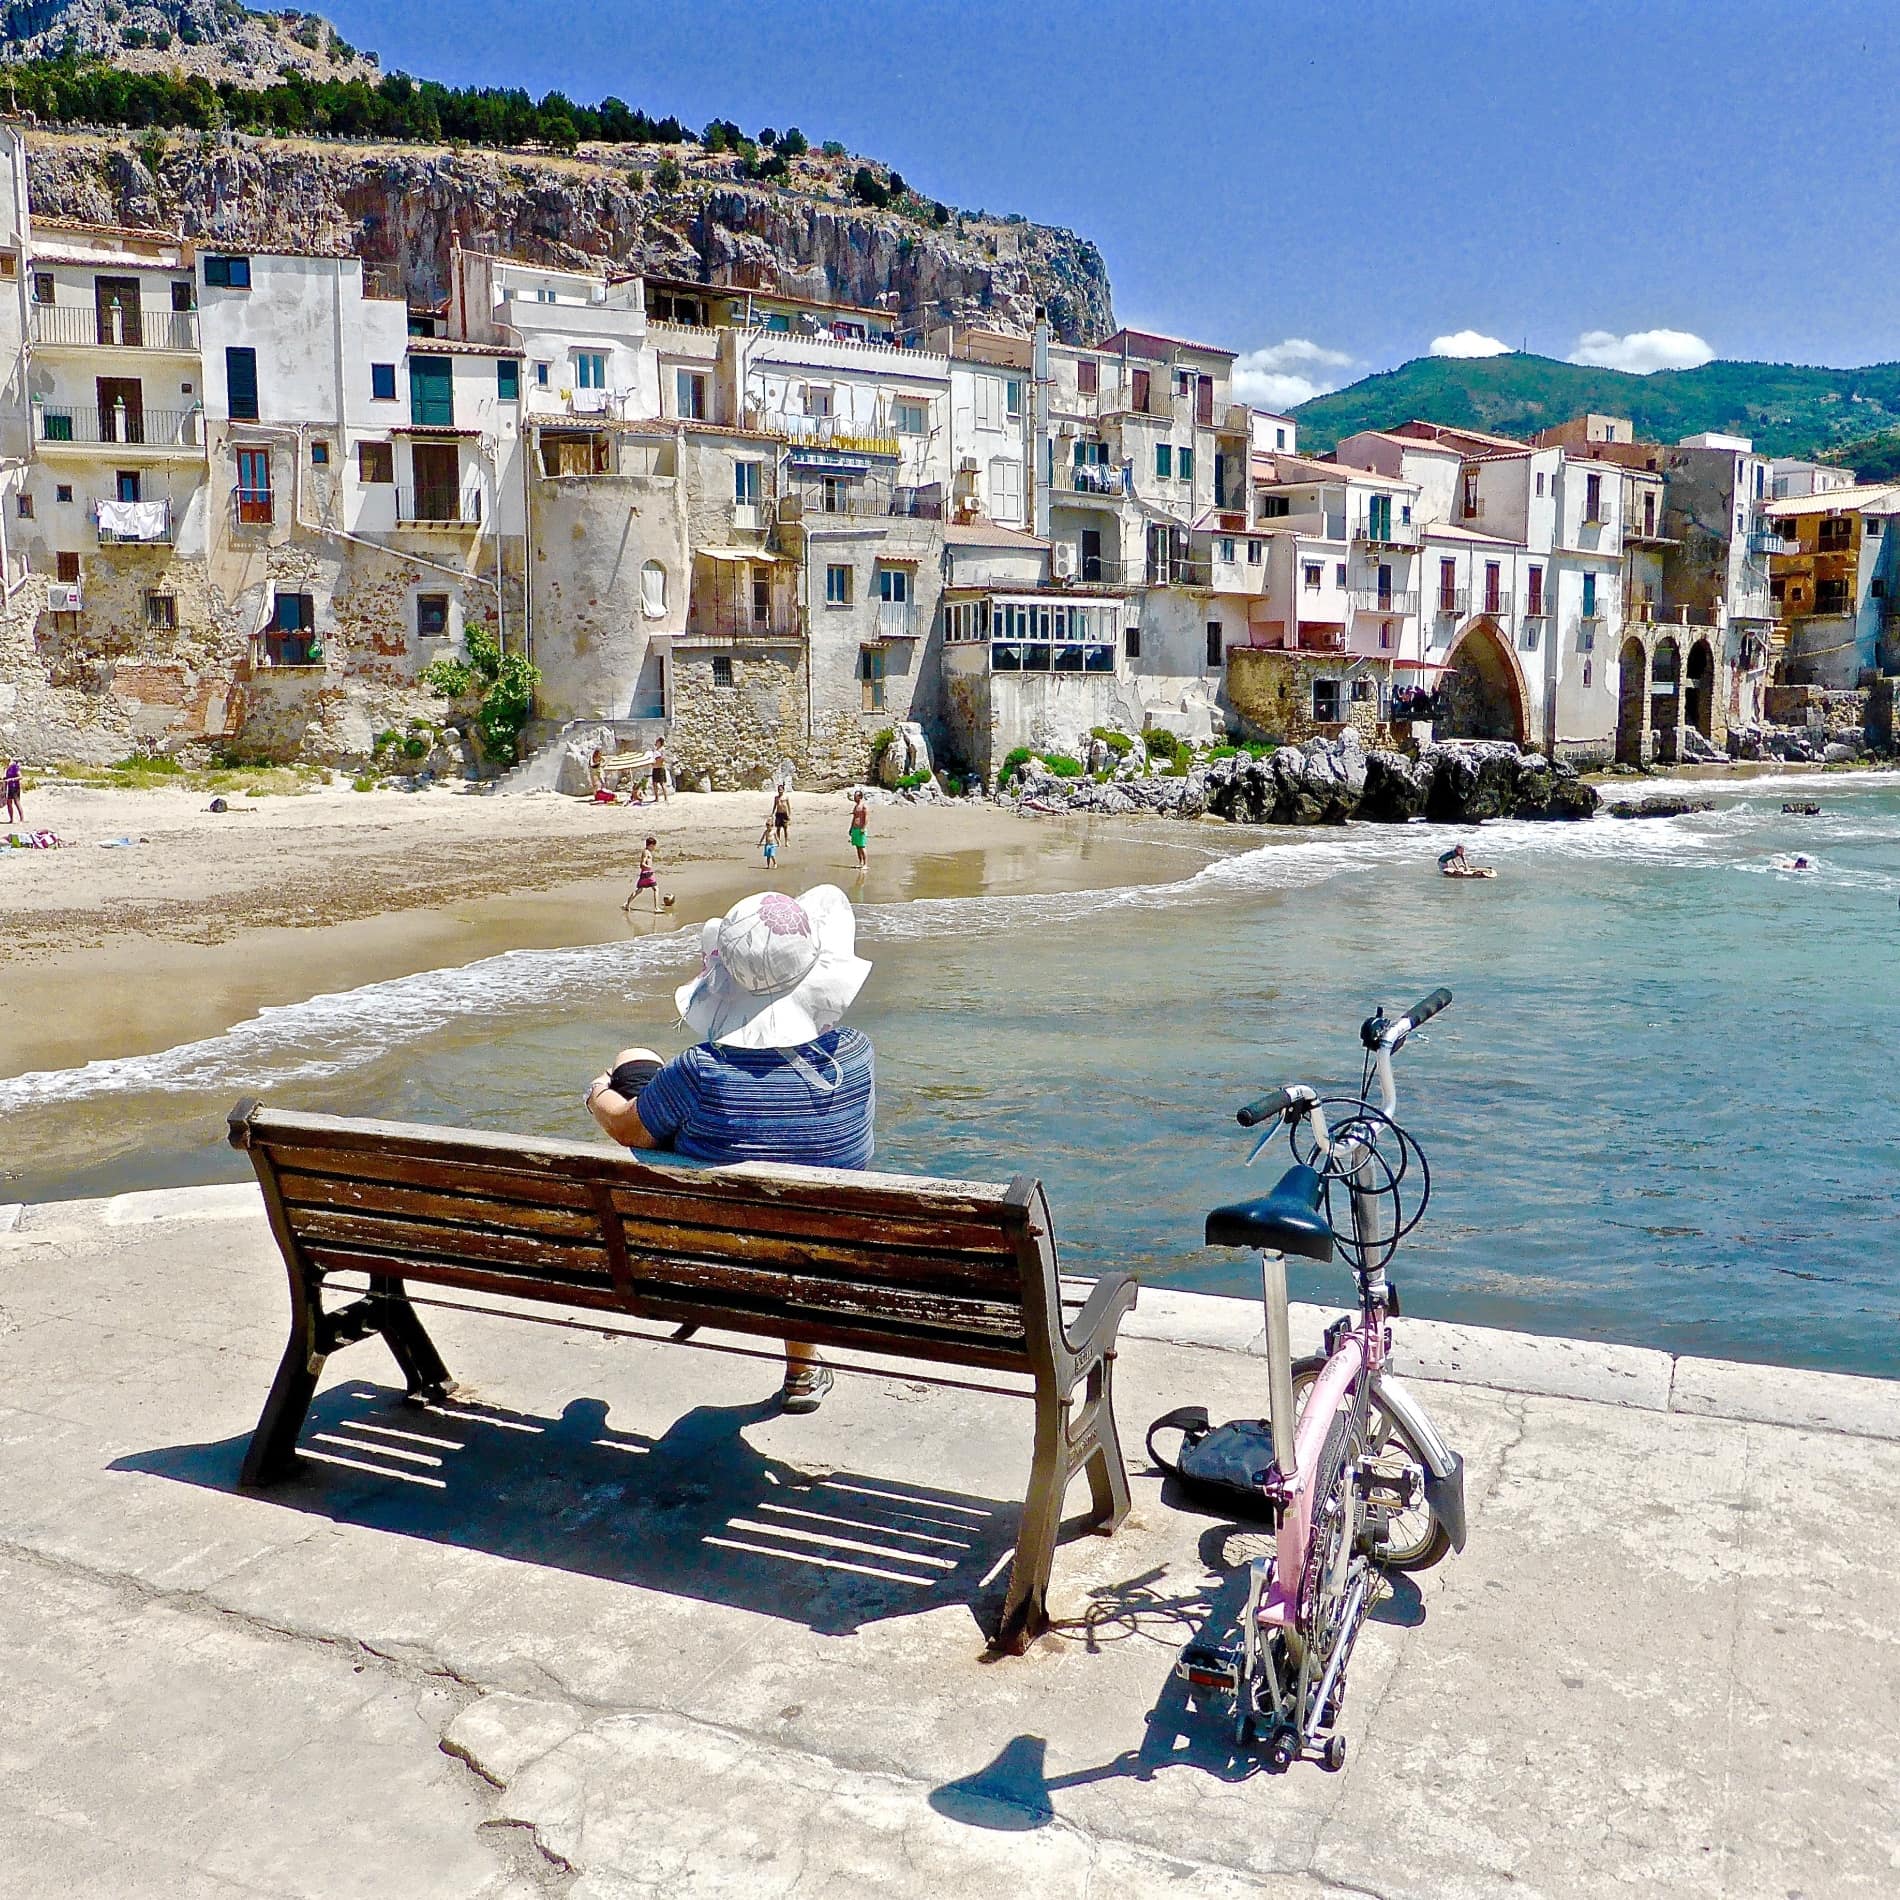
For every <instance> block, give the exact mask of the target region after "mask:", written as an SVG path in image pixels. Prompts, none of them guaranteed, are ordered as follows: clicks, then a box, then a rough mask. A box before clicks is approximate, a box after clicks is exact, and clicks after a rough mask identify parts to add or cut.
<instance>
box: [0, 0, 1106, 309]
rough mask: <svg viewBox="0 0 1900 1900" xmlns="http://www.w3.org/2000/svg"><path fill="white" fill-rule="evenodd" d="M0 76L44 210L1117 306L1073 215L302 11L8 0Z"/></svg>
mask: <svg viewBox="0 0 1900 1900" xmlns="http://www.w3.org/2000/svg"><path fill="white" fill-rule="evenodd" d="M128 32H129V33H131V34H133V35H135V36H136V42H137V43H136V44H134V45H132V46H131V47H130V48H128V46H127V42H126V35H127V34H128ZM158 34H162V35H163V36H164V38H165V44H164V45H163V46H162V47H160V46H155V44H154V35H158ZM187 35H188V36H189V37H188V38H187V37H185V36H187ZM186 55H189V57H188V58H187V57H186ZM280 55H281V57H280ZM293 55H294V57H293ZM0 88H4V89H5V91H6V92H7V93H9V94H10V95H11V97H12V100H13V103H14V105H15V107H16V109H22V110H23V111H24V112H25V114H26V115H27V116H28V177H29V188H30V191H31V194H32V202H33V206H34V210H35V212H36V214H37V215H38V216H40V217H42V218H45V219H47V220H49V221H79V222H84V223H93V224H117V225H123V226H128V227H135V228H156V229H165V230H177V231H181V232H183V233H184V234H185V235H187V236H190V237H196V238H204V239H210V240H214V241H217V242H221V243H228V244H236V243H243V244H247V245H249V246H251V247H252V248H256V249H271V248H278V249H292V250H295V249H316V250H341V251H349V252H353V253H355V254H357V255H359V256H362V257H363V258H364V259H365V260H366V261H371V262H377V263H395V264H398V265H399V266H400V267H401V272H402V277H403V287H404V289H405V291H406V292H407V293H408V294H409V295H410V296H411V297H412V298H413V299H415V300H416V301H419V302H425V303H427V302H435V301H438V300H439V299H440V298H441V297H442V295H443V294H444V293H445V290H446V286H447V281H448V252H449V249H450V247H451V246H452V245H453V244H456V243H460V244H463V245H468V246H471V247H473V248H477V249H495V250H499V251H503V252H505V253H507V254H509V255H513V256H517V257H521V258H524V259H526V260H528V261H530V262H535V263H547V264H561V265H567V266H570V267H581V268H598V267H606V268H609V269H620V270H632V271H642V272H661V273H665V274H671V275H676V276H686V277H692V278H696V279H702V280H704V281H707V282H731V283H743V284H747V285H750V286H752V287H755V288H758V289H763V290H777V291H780V292H782V293H784V294H787V295H792V296H804V297H812V298H815V299H819V300H824V301H830V302H836V303H844V304H859V305H867V306H881V307H883V308H885V309H888V310H890V311H891V313H892V315H893V316H894V317H895V318H896V319H897V320H898V326H899V328H900V329H903V330H905V331H908V332H911V333H913V334H914V333H916V332H920V331H922V330H923V329H925V328H926V327H929V326H931V325H936V324H941V323H943V322H946V321H953V322H957V323H962V324H977V325H983V326H986V327H990V328H995V329H1002V330H1008V331H1014V332H1017V333H1020V334H1026V333H1027V332H1028V331H1029V330H1030V329H1031V328H1032V327H1033V325H1034V321H1035V316H1036V312H1037V310H1038V308H1042V309H1045V310H1046V311H1047V313H1048V316H1049V319H1050V323H1051V326H1052V328H1053V330H1054V332H1055V334H1056V335H1057V336H1058V337H1059V338H1060V339H1062V340H1063V341H1065V342H1092V341H1095V340H1098V339H1099V338H1101V337H1102V336H1105V335H1107V334H1109V333H1110V332H1111V331H1112V330H1113V329H1114V327H1115V318H1114V299H1113V291H1112V288H1111V286H1110V284H1109V280H1108V272H1107V268H1106V266H1105V265H1104V264H1103V261H1102V257H1101V253H1100V252H1099V251H1098V250H1097V249H1096V247H1095V246H1094V245H1093V244H1092V243H1090V242H1089V241H1088V239H1086V238H1084V237H1081V236H1079V235H1078V234H1077V233H1075V232H1072V231H1068V230H1064V229H1062V228H1061V227H1058V226H1053V225H1042V224H1036V223H1033V222H1032V221H1030V220H1029V219H1027V218H1021V217H1016V216H992V215H990V214H987V213H984V212H981V211H978V212H974V213H972V212H964V211H959V210H957V209H955V208H954V207H952V206H950V205H948V204H945V203H943V202H941V201H939V200H936V199H934V198H931V197H930V196H928V195H927V194H924V193H920V192H919V191H917V190H915V189H914V188H913V187H912V186H911V185H910V184H908V183H907V182H906V181H905V180H904V179H903V178H902V177H901V176H900V175H899V174H898V173H897V171H896V170H895V169H894V168H892V167H890V166H887V165H884V164H881V163H879V162H878V161H876V160H866V159H864V158H862V157H860V156H859V155H857V154H853V153H851V152H848V151H847V150H846V149H845V147H844V146H843V145H842V144H840V143H837V142H835V141H827V142H826V143H824V144H823V145H821V146H818V147H817V148H815V149H814V147H813V145H812V144H811V142H810V141H808V140H807V139H806V138H805V136H804V135H803V134H802V133H801V132H798V131H796V130H795V129H794V128H790V127H787V128H786V129H785V130H784V131H783V132H774V131H772V130H770V129H769V128H768V129H761V130H760V131H759V132H758V133H757V135H756V137H753V136H748V135H747V134H746V133H745V132H744V131H742V130H741V128H740V127H739V126H737V125H736V124H734V123H733V122H732V121H730V120H725V119H716V120H714V121H712V122H711V123H710V124H709V125H708V126H707V127H706V128H705V129H704V131H702V132H700V133H697V134H695V133H693V132H691V131H689V130H687V129H686V128H685V127H684V126H682V125H681V124H680V123H679V121H678V120H677V119H673V118H661V119H654V118H649V117H648V116H647V114H646V113H645V112H643V111H638V110H636V109H634V108H632V107H629V106H628V105H626V103H625V102H624V101H622V100H619V99H617V98H614V97H612V96H611V95H610V96H608V97H606V98H603V99H602V100H601V101H600V102H599V103H598V104H597V105H591V106H590V105H583V104H579V103H577V102H575V101H573V100H569V99H567V98H566V97H565V96H564V95H561V94H558V93H550V94H548V95H547V96H546V97H544V98H543V99H541V100H539V101H535V100H531V99H530V98H529V97H528V95H527V94H526V93H525V92H522V91H519V90H518V89H510V88H505V87H500V88H496V87H445V86H443V85H441V84H439V83H436V82H432V81H426V80H425V81H422V82H417V81H415V80H413V79H411V78H410V77H409V76H408V75H406V74H402V73H387V74H386V73H383V72H382V71H381V68H380V66H379V64H378V62H377V60H376V57H375V55H374V54H371V53H359V52H358V51H357V50H356V49H355V48H353V47H350V46H348V45H346V44H345V43H343V42H342V41H341V40H340V39H339V38H338V37H337V35H336V32H335V29H334V28H333V27H331V26H330V25H329V24H328V22H326V21H325V20H323V19H322V18H321V16H319V15H317V14H313V13H302V12H291V13H285V14H259V13H253V12H251V11H250V10H249V9H247V8H245V7H242V6H240V5H238V4H237V3H236V0H14V4H11V5H4V4H0Z"/></svg>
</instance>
